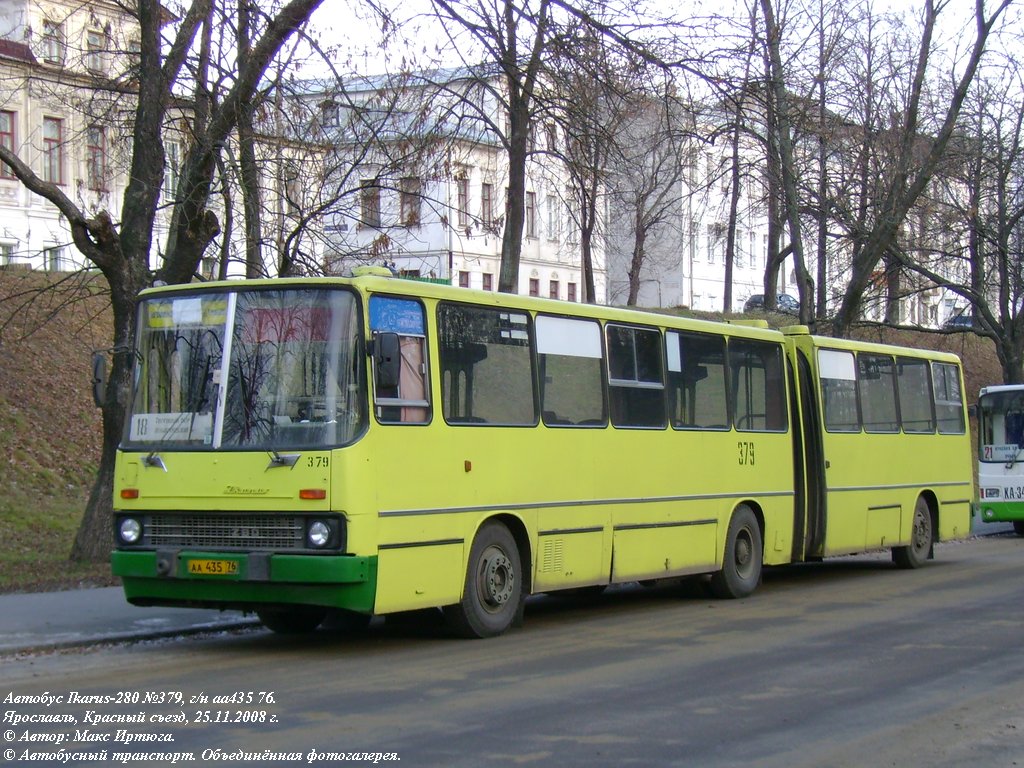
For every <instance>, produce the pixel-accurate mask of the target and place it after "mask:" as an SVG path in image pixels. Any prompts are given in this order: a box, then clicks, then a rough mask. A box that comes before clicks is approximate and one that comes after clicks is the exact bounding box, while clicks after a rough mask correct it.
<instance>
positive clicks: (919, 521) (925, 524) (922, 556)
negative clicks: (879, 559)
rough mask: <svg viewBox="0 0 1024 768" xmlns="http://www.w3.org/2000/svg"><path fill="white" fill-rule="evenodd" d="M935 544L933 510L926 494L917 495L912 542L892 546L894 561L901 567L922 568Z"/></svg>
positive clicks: (911, 531) (911, 532)
mask: <svg viewBox="0 0 1024 768" xmlns="http://www.w3.org/2000/svg"><path fill="white" fill-rule="evenodd" d="M934 544H935V527H934V526H933V525H932V510H931V508H930V507H929V506H928V502H927V501H925V499H924V496H918V497H917V503H916V504H915V505H914V525H913V527H912V528H911V530H910V544H908V545H907V546H905V547H893V548H892V561H893V562H894V563H896V565H897V567H899V568H920V567H921V566H922V565H924V563H925V561H926V560H927V559H928V558H929V557H931V554H932V546H933V545H934Z"/></svg>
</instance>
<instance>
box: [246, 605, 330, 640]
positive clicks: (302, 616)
mask: <svg viewBox="0 0 1024 768" xmlns="http://www.w3.org/2000/svg"><path fill="white" fill-rule="evenodd" d="M256 615H257V616H258V617H259V619H260V621H261V622H262V623H263V626H265V627H266V628H267V629H269V630H271V631H272V632H275V633H277V634H279V635H304V634H306V633H307V632H312V631H313V630H314V629H316V628H317V627H319V626H320V624H321V622H322V621H323V620H324V617H326V616H327V611H326V610H325V609H323V608H316V607H313V606H305V605H296V606H293V607H291V608H260V609H258V610H257V611H256Z"/></svg>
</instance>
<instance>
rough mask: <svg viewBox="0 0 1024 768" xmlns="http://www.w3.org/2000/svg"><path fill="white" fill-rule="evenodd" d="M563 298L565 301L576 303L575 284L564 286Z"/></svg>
mask: <svg viewBox="0 0 1024 768" xmlns="http://www.w3.org/2000/svg"><path fill="white" fill-rule="evenodd" d="M565 298H566V300H567V301H576V283H569V284H568V285H567V286H565Z"/></svg>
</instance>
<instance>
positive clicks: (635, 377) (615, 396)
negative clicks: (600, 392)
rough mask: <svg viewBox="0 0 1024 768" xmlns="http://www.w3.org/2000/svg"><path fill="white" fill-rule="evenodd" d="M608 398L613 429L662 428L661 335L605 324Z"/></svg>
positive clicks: (645, 329)
mask: <svg viewBox="0 0 1024 768" xmlns="http://www.w3.org/2000/svg"><path fill="white" fill-rule="evenodd" d="M605 331H606V333H607V338H608V396H609V399H610V401H611V414H612V424H613V425H615V426H616V427H654V428H659V429H660V428H663V427H664V426H665V384H664V381H663V379H662V369H663V367H664V366H663V365H662V342H661V333H660V332H659V331H657V330H654V329H649V328H633V327H630V326H623V325H608V326H607V327H606V328H605Z"/></svg>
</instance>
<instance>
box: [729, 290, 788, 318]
mask: <svg viewBox="0 0 1024 768" xmlns="http://www.w3.org/2000/svg"><path fill="white" fill-rule="evenodd" d="M775 308H776V311H778V312H784V313H785V314H787V315H799V314H800V302H799V300H797V299H796V298H795V297H793V296H790V295H789V294H788V293H780V294H778V295H777V296H776V297H775ZM743 311H744V312H764V294H763V293H755V294H754V295H753V296H751V297H750V298H749V299H747V301H746V303H745V304H744V305H743Z"/></svg>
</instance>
